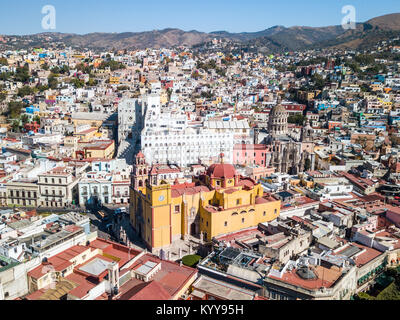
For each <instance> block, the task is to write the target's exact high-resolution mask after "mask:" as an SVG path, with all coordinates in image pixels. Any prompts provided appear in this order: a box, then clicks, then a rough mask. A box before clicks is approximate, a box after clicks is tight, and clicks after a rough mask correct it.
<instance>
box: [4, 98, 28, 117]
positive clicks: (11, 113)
mask: <svg viewBox="0 0 400 320" xmlns="http://www.w3.org/2000/svg"><path fill="white" fill-rule="evenodd" d="M23 107H24V104H23V103H22V102H19V101H11V102H10V103H9V104H8V111H7V115H8V117H9V118H10V119H16V118H19V116H20V115H21V110H22V108H23Z"/></svg>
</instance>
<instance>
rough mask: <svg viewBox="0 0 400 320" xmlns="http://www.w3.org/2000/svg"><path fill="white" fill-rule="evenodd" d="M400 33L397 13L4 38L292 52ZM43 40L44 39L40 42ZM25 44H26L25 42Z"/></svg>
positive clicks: (360, 43)
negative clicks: (348, 23)
mask: <svg viewBox="0 0 400 320" xmlns="http://www.w3.org/2000/svg"><path fill="white" fill-rule="evenodd" d="M397 33H399V34H400V13H393V14H388V15H384V16H379V17H375V18H372V19H370V20H368V21H366V22H364V23H357V27H356V29H355V30H344V29H343V28H342V26H326V27H308V26H293V27H285V26H281V25H276V26H273V27H271V28H268V29H265V30H261V31H257V32H240V33H231V32H228V31H223V30H222V31H214V32H210V33H206V32H201V31H197V30H190V31H184V30H181V29H178V28H165V29H162V30H152V31H142V32H129V31H127V32H121V33H107V32H93V33H88V34H83V35H79V34H74V33H57V32H45V33H38V34H34V35H26V36H14V35H11V36H7V35H5V37H15V38H17V39H20V40H21V42H23V41H26V40H31V41H30V43H33V44H34V45H36V46H44V45H45V44H46V42H47V41H48V39H46V38H51V39H52V40H56V41H60V42H62V43H64V44H65V45H66V46H74V47H81V48H90V49H112V48H120V49H145V48H156V49H158V48H162V47H176V46H182V45H185V46H195V45H200V44H202V43H206V42H209V41H211V40H213V39H215V38H217V39H225V40H228V41H234V42H238V43H241V44H242V45H244V46H252V47H264V48H267V49H268V50H269V51H271V52H278V51H296V50H303V49H308V48H314V47H315V48H353V49H358V48H363V47H365V46H368V45H369V44H371V43H372V42H373V41H376V40H378V41H379V40H382V39H385V38H387V37H390V36H393V35H397ZM42 38H44V39H42ZM27 42H29V41H27Z"/></svg>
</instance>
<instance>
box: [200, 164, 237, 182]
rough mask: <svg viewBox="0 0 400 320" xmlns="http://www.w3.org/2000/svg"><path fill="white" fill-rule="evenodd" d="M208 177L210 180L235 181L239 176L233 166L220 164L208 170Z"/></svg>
mask: <svg viewBox="0 0 400 320" xmlns="http://www.w3.org/2000/svg"><path fill="white" fill-rule="evenodd" d="M207 175H208V176H209V177H210V178H224V179H233V178H234V177H235V176H236V175H237V173H236V169H235V167H234V166H233V165H231V164H225V163H218V164H213V165H212V166H211V167H209V168H208V170H207Z"/></svg>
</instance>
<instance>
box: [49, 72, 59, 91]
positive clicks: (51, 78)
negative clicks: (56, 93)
mask: <svg viewBox="0 0 400 320" xmlns="http://www.w3.org/2000/svg"><path fill="white" fill-rule="evenodd" d="M47 81H48V86H49V88H50V89H56V88H57V86H58V80H57V78H56V76H55V75H54V74H51V75H50V76H49V77H48V79H47Z"/></svg>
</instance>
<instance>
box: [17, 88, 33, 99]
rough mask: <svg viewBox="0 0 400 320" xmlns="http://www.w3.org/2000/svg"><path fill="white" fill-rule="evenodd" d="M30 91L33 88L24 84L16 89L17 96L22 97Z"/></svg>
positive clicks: (29, 93)
mask: <svg viewBox="0 0 400 320" xmlns="http://www.w3.org/2000/svg"><path fill="white" fill-rule="evenodd" d="M32 93H33V90H32V88H31V87H29V86H24V87H22V88H19V89H18V93H17V95H18V97H21V98H23V97H26V96H29V95H31V94H32Z"/></svg>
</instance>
